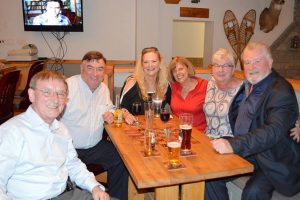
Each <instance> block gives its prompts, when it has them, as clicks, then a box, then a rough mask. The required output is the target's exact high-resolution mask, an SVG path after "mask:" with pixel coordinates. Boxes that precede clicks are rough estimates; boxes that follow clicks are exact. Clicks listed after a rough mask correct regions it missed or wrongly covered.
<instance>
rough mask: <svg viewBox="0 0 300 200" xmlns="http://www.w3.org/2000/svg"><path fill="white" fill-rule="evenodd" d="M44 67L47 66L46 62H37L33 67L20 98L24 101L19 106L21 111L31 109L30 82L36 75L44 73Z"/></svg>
mask: <svg viewBox="0 0 300 200" xmlns="http://www.w3.org/2000/svg"><path fill="white" fill-rule="evenodd" d="M44 66H45V62H44V61H37V62H35V63H33V64H32V65H31V67H30V70H29V73H28V78H27V83H26V86H25V88H24V90H23V91H22V92H21V94H20V97H21V98H22V100H21V102H20V104H19V109H20V110H23V111H24V110H26V109H27V108H28V107H29V105H30V104H31V103H30V101H29V97H28V89H29V83H30V80H31V78H32V77H33V76H34V75H35V74H36V73H38V72H40V71H42V70H43V69H44Z"/></svg>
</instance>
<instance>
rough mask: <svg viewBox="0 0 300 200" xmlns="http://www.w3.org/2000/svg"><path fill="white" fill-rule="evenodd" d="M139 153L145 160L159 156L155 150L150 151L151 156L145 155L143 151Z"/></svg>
mask: <svg viewBox="0 0 300 200" xmlns="http://www.w3.org/2000/svg"><path fill="white" fill-rule="evenodd" d="M141 153H142V154H143V156H144V157H145V158H149V157H159V156H160V153H159V152H158V151H156V150H154V151H152V154H151V155H148V154H146V153H145V152H144V151H141Z"/></svg>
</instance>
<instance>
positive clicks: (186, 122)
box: [179, 113, 193, 155]
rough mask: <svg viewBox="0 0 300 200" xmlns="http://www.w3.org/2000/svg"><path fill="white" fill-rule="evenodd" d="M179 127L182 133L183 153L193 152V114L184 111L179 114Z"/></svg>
mask: <svg viewBox="0 0 300 200" xmlns="http://www.w3.org/2000/svg"><path fill="white" fill-rule="evenodd" d="M179 121H180V122H179V129H180V135H181V139H182V141H181V154H185V155H188V154H191V153H192V151H191V135H192V127H193V115H192V114H189V113H183V114H180V115H179Z"/></svg>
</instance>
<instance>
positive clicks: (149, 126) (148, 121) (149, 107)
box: [144, 101, 154, 130]
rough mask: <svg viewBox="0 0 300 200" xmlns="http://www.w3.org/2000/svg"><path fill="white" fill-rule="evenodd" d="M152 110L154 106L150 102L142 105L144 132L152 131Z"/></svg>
mask: <svg viewBox="0 0 300 200" xmlns="http://www.w3.org/2000/svg"><path fill="white" fill-rule="evenodd" d="M153 109H154V104H153V103H152V102H149V101H147V102H145V103H144V110H145V121H146V127H145V129H146V130H147V129H152V127H153V117H154V111H153Z"/></svg>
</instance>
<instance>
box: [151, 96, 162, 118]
mask: <svg viewBox="0 0 300 200" xmlns="http://www.w3.org/2000/svg"><path fill="white" fill-rule="evenodd" d="M153 103H154V116H155V117H159V114H160V109H161V104H162V99H160V98H159V97H155V98H154V99H153Z"/></svg>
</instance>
